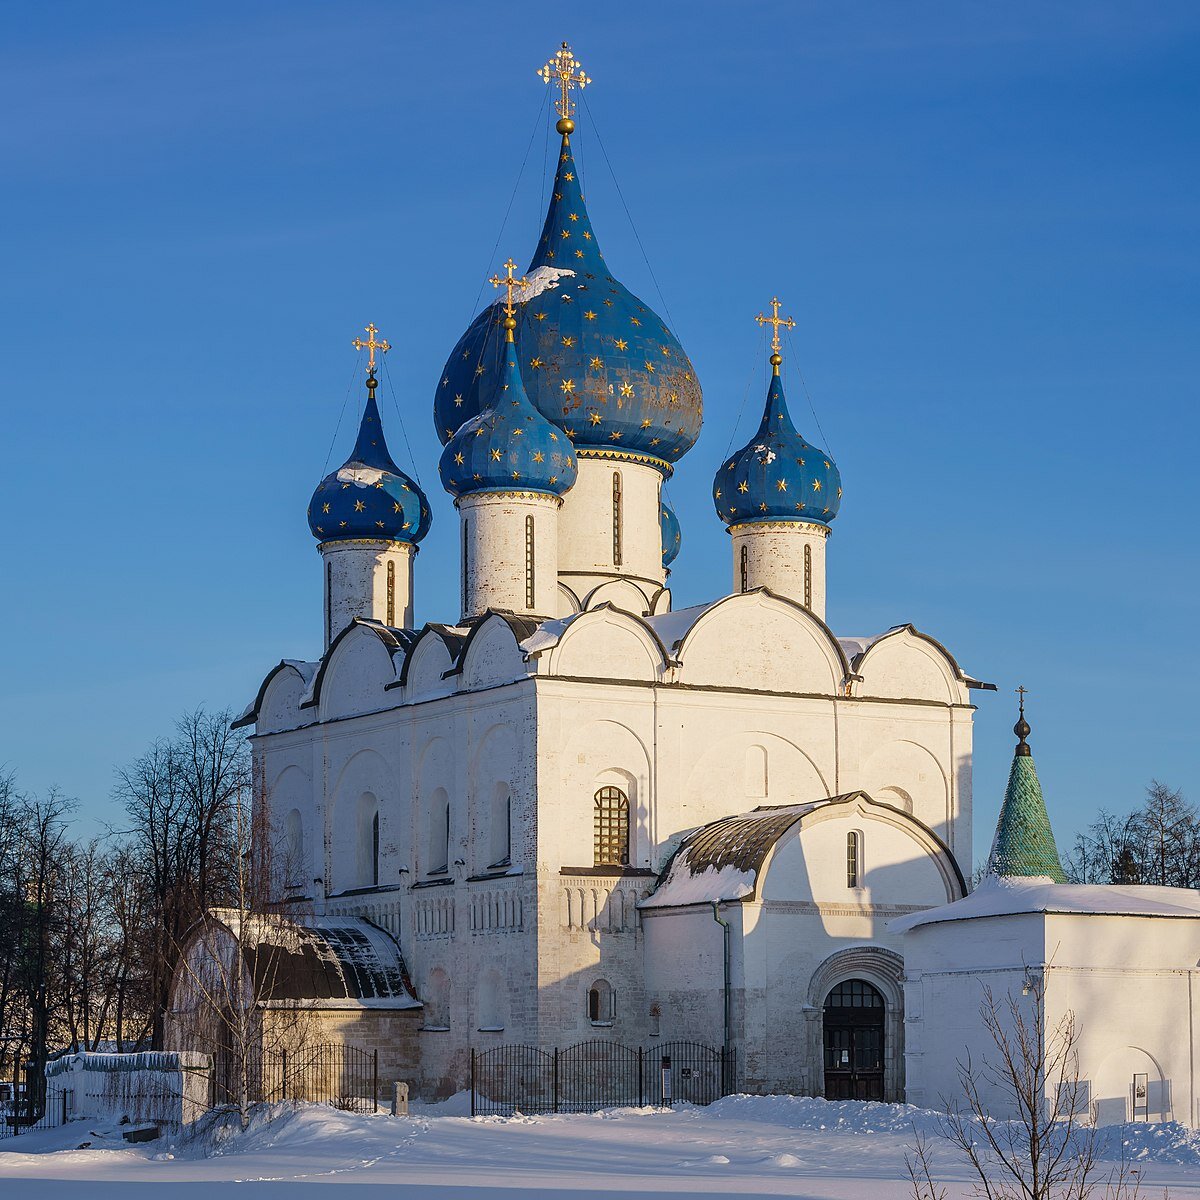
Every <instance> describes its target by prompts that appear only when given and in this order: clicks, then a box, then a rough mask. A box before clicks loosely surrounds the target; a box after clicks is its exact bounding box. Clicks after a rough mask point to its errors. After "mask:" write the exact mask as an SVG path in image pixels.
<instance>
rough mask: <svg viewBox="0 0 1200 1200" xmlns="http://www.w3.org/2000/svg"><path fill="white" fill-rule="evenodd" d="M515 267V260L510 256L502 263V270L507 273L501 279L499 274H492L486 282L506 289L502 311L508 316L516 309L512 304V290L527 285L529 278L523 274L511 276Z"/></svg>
mask: <svg viewBox="0 0 1200 1200" xmlns="http://www.w3.org/2000/svg"><path fill="white" fill-rule="evenodd" d="M516 269H517V264H516V263H515V262H513V260H512V259H511V258H510V259H509V260H508V261H507V262H506V263H505V264H504V270H505V271H506V272H507V274H506V275H505V276H504V278H503V279H502V278H501V277H500V276H499V275H493V276H492V277H491V278H490V279H489V280H488V283H490V284H491V285H492V287H498V288H499V287H502V288H504V289H506V292H507V295H506V297H505V300H504V312H505V315H506V316H509V317H511V316H512V315H513V313H515V312H516V311H517V310H516V308H515V307H514V306H513V292H514V291H515V290H516V289H517V288H523V287H528V286H529V280H528V279H526V278H525V277H524V276H522V277H521V278H520V279H514V278H513V275H514V273H515V272H516Z"/></svg>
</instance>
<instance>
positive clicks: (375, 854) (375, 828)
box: [371, 813, 379, 887]
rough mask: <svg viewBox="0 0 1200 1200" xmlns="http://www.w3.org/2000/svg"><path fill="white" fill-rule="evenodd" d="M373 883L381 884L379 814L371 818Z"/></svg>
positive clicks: (375, 884)
mask: <svg viewBox="0 0 1200 1200" xmlns="http://www.w3.org/2000/svg"><path fill="white" fill-rule="evenodd" d="M371 884H372V886H374V887H378V886H379V814H378V813H376V814H375V816H374V817H373V818H372V820H371Z"/></svg>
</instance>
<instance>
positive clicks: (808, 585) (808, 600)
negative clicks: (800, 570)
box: [804, 546, 812, 609]
mask: <svg viewBox="0 0 1200 1200" xmlns="http://www.w3.org/2000/svg"><path fill="white" fill-rule="evenodd" d="M804 607H805V608H809V609H811V608H812V547H811V546H805V547H804Z"/></svg>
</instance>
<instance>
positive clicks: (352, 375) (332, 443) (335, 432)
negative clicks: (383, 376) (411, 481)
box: [321, 350, 419, 482]
mask: <svg viewBox="0 0 1200 1200" xmlns="http://www.w3.org/2000/svg"><path fill="white" fill-rule="evenodd" d="M361 361H362V351H361V350H360V351H359V352H358V353H357V354H356V355H355V356H354V366H353V367H351V368H350V382H349V383H348V384H346V394H345V396H343V397H342V411H341V412H339V413H338V419H337V424H336V425H335V426H334V427H333V437H332V438H330V439H329V450H328V452H327V453H326V455H325V465H324V466H323V467H322V468H321V475H322V476H325V475H327V474H328V473H329V460H330V459H331V458H332V457H333V448H334V446H336V445H337V435H338V432H339V431H340V430H341V428H342V418H343V417H344V416H345V415H346V405H347V404H348V403H349V402H350V389H351V388H352V387H354V378H355V376H356V375H357V374H358V364H359V363H360V362H361ZM418 482H419V481H418Z"/></svg>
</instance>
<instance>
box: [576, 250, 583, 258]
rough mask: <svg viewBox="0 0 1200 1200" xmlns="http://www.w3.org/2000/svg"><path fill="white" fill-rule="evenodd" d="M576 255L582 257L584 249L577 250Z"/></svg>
mask: <svg viewBox="0 0 1200 1200" xmlns="http://www.w3.org/2000/svg"><path fill="white" fill-rule="evenodd" d="M575 257H576V258H582V257H583V251H582V250H576V251H575Z"/></svg>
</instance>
